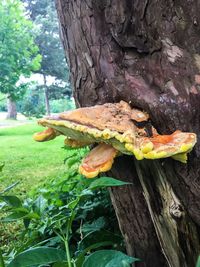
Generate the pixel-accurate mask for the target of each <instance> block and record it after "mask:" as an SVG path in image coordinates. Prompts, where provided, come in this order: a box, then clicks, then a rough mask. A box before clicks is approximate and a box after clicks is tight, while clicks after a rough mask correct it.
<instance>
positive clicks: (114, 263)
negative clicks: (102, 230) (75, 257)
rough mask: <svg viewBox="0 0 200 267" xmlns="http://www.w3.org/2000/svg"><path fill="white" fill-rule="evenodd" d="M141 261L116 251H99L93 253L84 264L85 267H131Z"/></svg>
mask: <svg viewBox="0 0 200 267" xmlns="http://www.w3.org/2000/svg"><path fill="white" fill-rule="evenodd" d="M136 261H139V259H136V258H133V257H129V256H127V255H125V254H124V253H122V252H120V251H116V250H99V251H96V252H94V253H92V254H91V255H90V256H89V257H87V258H86V260H85V261H84V263H83V267H130V264H131V263H133V262H136Z"/></svg>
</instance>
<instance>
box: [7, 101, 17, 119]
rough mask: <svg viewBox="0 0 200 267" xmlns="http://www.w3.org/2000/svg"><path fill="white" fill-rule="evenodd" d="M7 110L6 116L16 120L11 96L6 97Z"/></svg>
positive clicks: (15, 110) (14, 104)
mask: <svg viewBox="0 0 200 267" xmlns="http://www.w3.org/2000/svg"><path fill="white" fill-rule="evenodd" d="M7 110H8V112H7V116H6V118H7V119H12V120H16V119H17V108H16V103H15V101H14V100H13V99H12V98H11V97H8V99H7Z"/></svg>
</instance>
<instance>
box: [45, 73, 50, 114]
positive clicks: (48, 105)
mask: <svg viewBox="0 0 200 267" xmlns="http://www.w3.org/2000/svg"><path fill="white" fill-rule="evenodd" d="M43 79H44V98H45V107H46V115H48V116H49V115H50V114H51V111H50V104H49V93H48V86H47V78H46V75H43Z"/></svg>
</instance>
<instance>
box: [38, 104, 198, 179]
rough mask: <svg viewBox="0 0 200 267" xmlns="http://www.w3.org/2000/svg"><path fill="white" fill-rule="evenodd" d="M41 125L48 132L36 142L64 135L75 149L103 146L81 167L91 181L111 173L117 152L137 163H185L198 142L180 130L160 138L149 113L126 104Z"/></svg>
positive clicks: (70, 114) (45, 120) (80, 112)
mask: <svg viewBox="0 0 200 267" xmlns="http://www.w3.org/2000/svg"><path fill="white" fill-rule="evenodd" d="M38 123H39V124H40V125H42V126H45V127H48V129H47V130H45V131H43V132H42V133H37V134H35V135H34V139H35V140H36V141H40V142H41V141H48V140H51V139H54V138H55V137H56V136H57V135H60V134H62V135H65V136H67V139H66V140H65V143H66V144H67V145H70V146H72V147H82V146H86V145H88V144H92V143H100V145H98V146H97V147H96V148H94V149H93V150H92V151H91V152H90V154H89V155H88V156H87V157H86V159H84V160H83V162H82V165H81V166H80V168H79V170H80V172H81V173H82V174H83V175H85V176H86V177H89V178H90V177H95V176H97V175H98V173H99V172H104V171H107V170H109V169H110V168H111V166H112V163H113V160H114V158H115V156H116V155H117V152H118V151H120V152H121V153H123V154H128V155H134V156H135V157H136V159H137V160H142V159H144V158H146V159H159V158H166V157H173V158H174V159H176V160H179V161H181V162H184V163H186V160H187V153H188V152H190V151H191V149H192V148H193V146H194V145H195V143H196V134H194V133H185V132H181V131H179V130H177V131H175V132H174V133H173V134H171V135H159V134H158V133H157V131H156V129H155V128H154V127H153V126H152V125H151V123H150V120H149V115H148V114H147V113H145V112H143V111H140V110H138V109H132V108H131V107H130V106H129V105H128V104H127V103H126V102H124V101H121V102H119V103H115V104H112V103H107V104H104V105H96V106H94V107H85V108H79V109H76V110H73V111H68V112H63V113H61V114H58V115H57V116H51V117H46V118H43V119H40V120H39V121H38ZM50 129H51V130H50ZM100 154H101V155H100ZM103 159H104V160H103ZM95 161H96V164H95Z"/></svg>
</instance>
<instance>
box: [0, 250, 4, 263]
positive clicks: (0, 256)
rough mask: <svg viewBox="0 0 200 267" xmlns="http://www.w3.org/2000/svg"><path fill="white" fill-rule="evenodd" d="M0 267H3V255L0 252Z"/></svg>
mask: <svg viewBox="0 0 200 267" xmlns="http://www.w3.org/2000/svg"><path fill="white" fill-rule="evenodd" d="M0 267H5V264H4V259H3V255H2V253H1V250H0Z"/></svg>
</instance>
